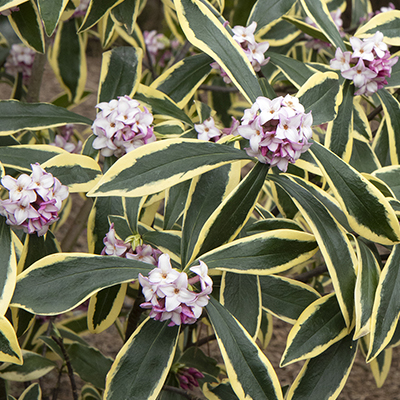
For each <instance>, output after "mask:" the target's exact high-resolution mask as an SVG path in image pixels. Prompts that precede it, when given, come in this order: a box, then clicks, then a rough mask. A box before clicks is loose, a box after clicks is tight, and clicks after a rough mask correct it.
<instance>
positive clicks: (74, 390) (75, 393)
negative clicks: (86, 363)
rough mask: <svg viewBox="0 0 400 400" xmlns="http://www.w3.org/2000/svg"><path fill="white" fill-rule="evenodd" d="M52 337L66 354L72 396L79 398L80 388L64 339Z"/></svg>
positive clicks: (75, 398) (76, 399) (75, 399)
mask: <svg viewBox="0 0 400 400" xmlns="http://www.w3.org/2000/svg"><path fill="white" fill-rule="evenodd" d="M51 338H52V339H53V340H54V341H55V342H56V343H57V344H58V345H59V346H60V349H61V352H62V353H63V356H64V360H65V363H66V364H67V369H68V377H69V380H70V382H71V389H72V397H73V399H74V400H78V389H77V387H76V382H75V378H74V370H73V369H72V365H71V360H70V359H69V355H68V353H67V350H65V346H64V343H63V340H62V339H59V338H57V337H55V336H52V337H51Z"/></svg>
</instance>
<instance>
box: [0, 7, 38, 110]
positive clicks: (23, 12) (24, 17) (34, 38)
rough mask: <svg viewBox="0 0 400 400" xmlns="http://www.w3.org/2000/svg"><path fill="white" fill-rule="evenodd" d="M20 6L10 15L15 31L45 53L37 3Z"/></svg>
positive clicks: (29, 44) (25, 41)
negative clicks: (17, 10)
mask: <svg viewBox="0 0 400 400" xmlns="http://www.w3.org/2000/svg"><path fill="white" fill-rule="evenodd" d="M13 5H14V4H12V2H11V4H10V3H9V7H11V6H13ZM15 5H16V4H15ZM0 7H1V3H0ZM7 8H8V7H7ZM18 8H19V12H13V13H11V15H9V16H8V20H9V21H10V24H11V26H12V27H13V29H14V32H15V33H16V34H17V35H18V37H19V38H20V39H21V40H22V42H23V43H24V44H25V45H27V46H28V47H30V48H31V49H33V50H35V51H37V52H39V53H44V35H43V27H42V21H41V19H40V16H39V10H38V9H37V6H36V3H35V2H34V1H26V2H23V3H22V4H19V5H18ZM21 115H23V114H21Z"/></svg>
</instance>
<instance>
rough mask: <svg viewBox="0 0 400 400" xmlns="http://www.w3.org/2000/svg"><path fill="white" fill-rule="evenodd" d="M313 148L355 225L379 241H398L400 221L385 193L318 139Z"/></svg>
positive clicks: (387, 242) (342, 205) (328, 180)
mask: <svg viewBox="0 0 400 400" xmlns="http://www.w3.org/2000/svg"><path fill="white" fill-rule="evenodd" d="M310 152H311V154H312V155H313V157H314V158H315V160H316V161H317V163H318V165H319V167H320V168H321V171H322V173H323V174H324V177H325V178H326V180H327V182H328V183H329V186H330V188H331V189H332V191H333V193H334V195H335V197H336V199H337V200H338V202H339V204H340V206H341V208H342V209H343V210H344V211H345V212H346V216H347V219H348V222H349V225H350V226H351V227H352V229H353V230H354V231H355V232H356V233H358V234H359V235H361V236H363V237H365V238H366V239H368V240H371V241H375V242H377V243H380V244H393V243H394V242H398V241H399V240H400V227H399V223H398V220H397V217H396V215H395V213H394V211H393V209H392V207H391V206H390V204H389V203H388V201H387V200H386V199H385V197H384V195H383V194H382V193H381V192H380V191H379V190H378V189H377V188H376V187H375V186H374V185H373V184H372V183H370V182H369V181H368V180H366V179H365V178H364V177H363V176H362V175H361V174H360V173H359V172H357V171H356V170H355V169H354V168H352V167H351V166H350V165H348V164H347V163H346V162H344V161H343V160H341V159H340V158H339V157H337V156H336V155H335V154H333V153H332V152H330V151H329V150H328V149H326V148H325V147H324V146H322V145H320V144H319V143H316V142H315V143H314V144H313V145H312V147H311V148H310Z"/></svg>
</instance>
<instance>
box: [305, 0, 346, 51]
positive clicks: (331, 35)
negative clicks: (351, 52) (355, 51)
mask: <svg viewBox="0 0 400 400" xmlns="http://www.w3.org/2000/svg"><path fill="white" fill-rule="evenodd" d="M300 3H301V5H302V6H303V8H304V11H305V12H306V14H307V16H308V17H309V18H311V20H312V21H314V22H315V23H316V24H317V26H318V27H319V28H320V29H321V31H322V32H323V33H324V34H325V36H326V37H327V38H328V39H329V40H330V42H331V43H332V44H333V45H335V46H336V47H340V48H341V49H342V51H346V50H347V49H346V46H345V44H344V42H343V39H342V38H341V36H340V34H339V31H338V28H337V27H336V25H335V23H334V22H333V19H332V17H331V15H330V13H329V10H328V7H327V6H326V4H325V3H323V2H320V1H314V0H300Z"/></svg>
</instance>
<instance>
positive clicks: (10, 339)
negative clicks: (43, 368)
mask: <svg viewBox="0 0 400 400" xmlns="http://www.w3.org/2000/svg"><path fill="white" fill-rule="evenodd" d="M0 361H1V362H4V363H6V362H10V363H13V364H18V365H21V364H22V363H23V359H22V353H21V348H20V347H19V344H18V339H17V336H16V334H15V331H14V327H13V326H12V325H11V323H10V321H9V320H8V319H7V318H6V317H3V316H0Z"/></svg>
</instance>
